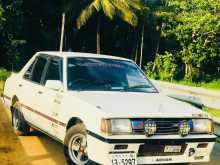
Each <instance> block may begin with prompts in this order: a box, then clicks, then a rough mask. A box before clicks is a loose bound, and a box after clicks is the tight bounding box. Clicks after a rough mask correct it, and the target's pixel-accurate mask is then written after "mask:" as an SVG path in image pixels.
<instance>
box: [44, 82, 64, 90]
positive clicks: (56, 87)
mask: <svg viewBox="0 0 220 165" xmlns="http://www.w3.org/2000/svg"><path fill="white" fill-rule="evenodd" d="M45 87H46V88H49V89H53V90H55V91H61V90H63V83H62V82H61V81H59V80H47V81H46V84H45Z"/></svg>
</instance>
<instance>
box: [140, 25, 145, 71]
mask: <svg viewBox="0 0 220 165" xmlns="http://www.w3.org/2000/svg"><path fill="white" fill-rule="evenodd" d="M143 50H144V23H143V27H142V34H141V55H140V68H141V67H142V59H143Z"/></svg>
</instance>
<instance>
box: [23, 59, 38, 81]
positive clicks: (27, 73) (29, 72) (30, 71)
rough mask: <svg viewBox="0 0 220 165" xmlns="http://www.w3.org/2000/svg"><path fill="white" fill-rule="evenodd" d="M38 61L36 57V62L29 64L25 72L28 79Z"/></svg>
mask: <svg viewBox="0 0 220 165" xmlns="http://www.w3.org/2000/svg"><path fill="white" fill-rule="evenodd" d="M35 63H36V59H35V60H34V62H33V63H32V64H31V65H30V66H29V68H28V70H27V71H26V72H25V74H24V78H25V79H27V80H30V79H31V73H32V69H33V67H34V64H35Z"/></svg>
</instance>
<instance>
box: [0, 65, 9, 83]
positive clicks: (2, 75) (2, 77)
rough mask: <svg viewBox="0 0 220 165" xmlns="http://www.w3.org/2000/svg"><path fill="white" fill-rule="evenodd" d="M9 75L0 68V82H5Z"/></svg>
mask: <svg viewBox="0 0 220 165" xmlns="http://www.w3.org/2000/svg"><path fill="white" fill-rule="evenodd" d="M10 74H11V73H10V72H8V71H7V70H6V69H3V68H0V81H5V80H6V79H7V78H8V77H9V76H10Z"/></svg>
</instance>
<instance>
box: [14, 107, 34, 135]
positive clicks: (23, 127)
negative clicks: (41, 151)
mask: <svg viewBox="0 0 220 165" xmlns="http://www.w3.org/2000/svg"><path fill="white" fill-rule="evenodd" d="M12 126H13V128H14V130H15V132H16V134H18V135H27V134H28V133H29V132H30V126H29V125H28V123H27V122H26V121H25V119H24V116H23V114H22V112H21V111H20V110H19V109H18V106H16V105H15V106H14V107H13V108H12Z"/></svg>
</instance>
